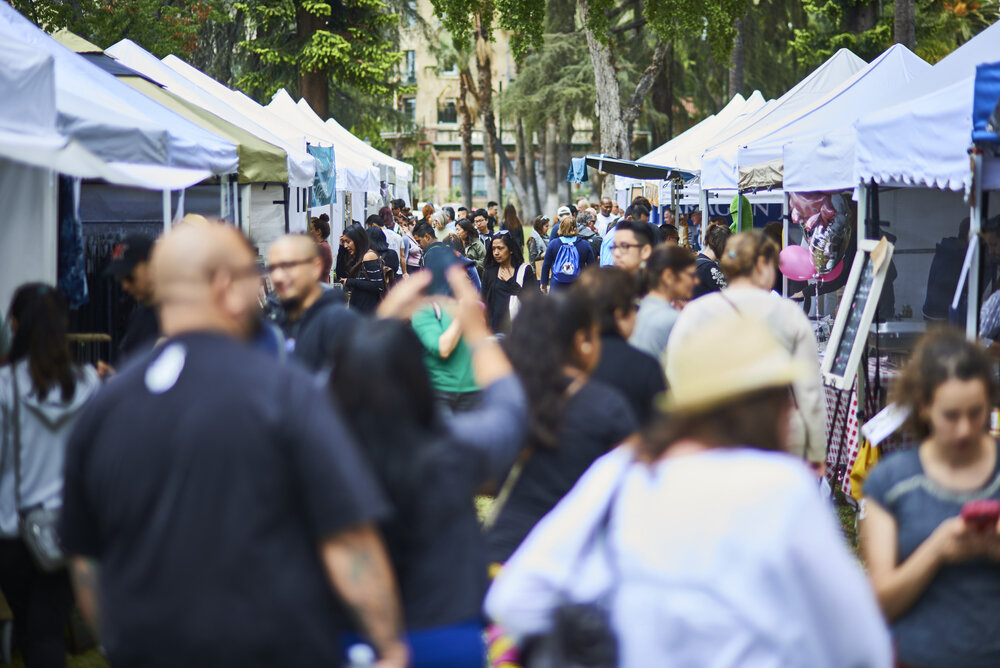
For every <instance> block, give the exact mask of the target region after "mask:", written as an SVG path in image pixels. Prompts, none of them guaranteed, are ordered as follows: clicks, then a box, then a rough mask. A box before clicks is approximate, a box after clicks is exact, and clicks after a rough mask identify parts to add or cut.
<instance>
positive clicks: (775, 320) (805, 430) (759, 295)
mask: <svg viewBox="0 0 1000 668" xmlns="http://www.w3.org/2000/svg"><path fill="white" fill-rule="evenodd" d="M734 307H735V309H736V310H737V311H738V312H739V313H740V314H742V315H746V316H753V317H756V318H757V319H759V320H760V321H761V322H763V323H765V324H767V325H768V326H770V328H771V331H772V332H773V333H774V334H775V336H776V337H777V339H778V341H779V342H780V343H781V344H782V345H783V346H784V347H785V349H786V350H787V351H788V352H789V353H790V354H791V355H792V357H794V358H796V359H799V360H801V361H803V362H805V363H806V364H808V365H809V368H811V369H815V373H814V374H812V376H811V377H810V378H809V379H808V380H806V381H800V382H798V383H796V384H795V387H794V389H795V403H796V404H797V405H796V406H795V407H794V410H793V411H792V414H791V417H790V420H791V424H790V428H789V434H788V445H789V450H790V451H791V452H792V453H793V454H796V455H799V456H800V457H801V456H804V457H805V458H806V459H808V460H809V461H811V462H814V463H823V462H825V461H826V393H825V391H824V390H823V379H822V376H821V375H820V362H819V353H818V351H817V344H816V335H815V334H814V333H813V328H812V325H811V324H809V318H807V317H806V314H805V313H803V312H802V309H801V308H799V306H798V305H797V304H796V303H795V302H793V301H791V300H789V299H785V298H783V297H779V296H778V295H776V294H774V293H772V292H768V291H766V290H759V289H756V288H727V289H726V290H723V291H722V292H712V293H709V294H707V295H705V296H703V297H699V298H698V299H695V300H693V301H692V302H690V303H689V304H688V305H687V306H685V307H684V309H683V310H682V311H681V314H680V316H679V317H678V318H677V322H676V323H674V327H673V329H672V330H671V331H670V339H669V341H668V342H667V352H666V355H665V357H664V371H665V372H666V376H667V385H668V386H669V385H670V377H671V375H672V373H673V372H674V365H675V363H676V360H677V359H679V356H680V355H684V354H686V351H685V348H686V347H687V345H686V344H687V342H688V341H690V340H691V339H692V338H693V337H696V336H698V332H699V331H700V330H701V329H703V328H704V327H705V325H707V324H708V323H709V322H711V321H712V320H713V319H715V318H717V317H718V316H719V315H723V314H724V315H731V314H732V313H733V310H734ZM739 335H740V334H739V332H733V336H734V337H737V336H739ZM719 382H720V383H724V382H726V379H725V377H724V376H723V377H720V378H719Z"/></svg>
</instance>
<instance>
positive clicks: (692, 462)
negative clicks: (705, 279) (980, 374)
mask: <svg viewBox="0 0 1000 668" xmlns="http://www.w3.org/2000/svg"><path fill="white" fill-rule="evenodd" d="M734 332H736V333H738V335H737V336H734V335H733V334H734ZM687 353H688V354H687V355H686V356H684V357H683V358H682V359H681V360H680V363H679V364H678V368H677V374H676V375H675V376H674V377H673V378H672V385H671V387H670V391H669V393H668V395H667V397H666V400H665V402H664V404H663V406H664V408H665V410H666V412H665V413H663V414H662V415H660V416H658V417H657V418H656V419H655V420H654V422H653V424H652V425H651V426H650V427H649V429H648V430H647V431H646V433H645V434H644V435H643V439H642V443H641V444H638V446H637V447H636V446H631V445H628V446H625V447H621V448H616V449H615V450H614V451H613V452H611V453H609V454H607V455H605V456H604V457H602V458H601V459H599V460H598V461H597V462H595V463H594V465H593V466H592V467H591V468H590V470H588V471H587V473H586V474H585V475H584V476H583V478H581V480H580V482H579V484H577V485H576V487H575V488H574V489H573V490H572V491H571V492H570V493H569V494H568V495H567V496H566V498H565V499H563V501H562V502H561V503H560V504H559V505H558V506H557V507H556V508H555V509H554V510H553V511H552V512H551V513H550V514H549V515H548V516H547V517H546V518H545V519H544V520H543V522H542V524H540V525H539V527H538V530H537V531H533V532H532V533H531V535H529V536H528V538H527V539H526V540H525V541H524V543H523V544H522V545H521V547H520V548H518V550H517V552H515V553H514V555H513V556H512V557H511V558H510V560H509V561H508V562H507V564H506V565H505V566H504V568H503V570H502V571H501V572H500V574H499V575H498V577H497V579H496V580H495V581H494V583H493V586H492V588H491V589H490V593H489V594H488V596H487V598H486V605H485V608H486V611H487V613H489V615H490V616H491V617H493V618H494V619H496V620H497V622H498V623H500V624H502V625H503V627H504V629H505V630H506V631H507V632H508V633H509V634H511V635H512V636H513V637H514V638H515V639H517V640H522V639H525V638H529V637H532V636H535V635H538V634H545V633H547V632H548V631H549V630H550V629H551V628H552V626H553V623H554V621H555V620H556V619H558V617H557V616H556V615H555V614H553V613H555V612H556V610H557V608H559V606H560V605H561V604H563V603H565V602H566V601H580V600H583V601H595V600H596V601H600V602H601V604H602V607H604V609H605V610H606V611H607V613H608V616H609V618H610V619H609V624H610V627H611V628H612V629H613V630H614V634H615V637H616V641H617V651H616V652H615V654H616V655H617V656H616V661H615V663H614V665H617V666H621V667H622V668H637V667H644V666H720V667H722V666H726V667H734V668H735V667H736V666H810V668H813V667H815V668H840V667H842V666H872V667H874V666H878V667H879V668H889V666H891V665H892V645H891V642H890V638H889V634H888V632H887V629H886V626H885V621H884V620H883V619H882V615H881V613H880V612H879V610H878V607H877V605H876V602H875V597H874V595H873V593H872V591H871V588H870V587H869V586H868V583H867V581H866V580H865V577H864V574H863V573H862V572H861V569H860V568H859V567H858V564H857V562H856V560H855V558H854V556H853V555H852V554H851V553H850V551H849V550H848V548H847V546H846V545H845V543H844V538H843V533H842V532H841V529H840V527H839V526H838V525H837V523H836V521H835V519H834V517H835V515H834V514H833V513H832V512H831V509H830V504H829V502H828V501H827V500H825V499H823V498H822V496H821V495H820V492H819V489H818V486H817V480H816V476H815V475H814V474H813V473H812V472H811V471H810V470H809V468H808V467H806V466H804V465H803V463H802V461H801V459H798V458H796V457H793V456H790V455H789V454H788V452H787V451H786V445H787V442H786V441H787V439H786V436H787V428H786V425H787V424H788V410H789V408H790V405H791V401H790V393H789V388H790V386H791V384H792V383H793V382H794V381H795V380H796V379H797V378H799V377H800V376H801V375H802V373H803V372H804V371H808V370H807V369H805V368H804V366H803V365H802V364H801V363H800V362H798V360H796V359H795V358H793V357H792V355H790V354H789V353H788V351H787V350H785V348H784V346H783V345H782V344H781V343H780V342H778V341H777V339H776V338H775V336H774V334H773V333H772V331H771V329H770V328H769V327H767V325H765V324H763V323H761V322H760V321H758V320H756V319H755V318H753V316H751V315H747V316H740V315H738V314H735V313H732V312H730V313H728V314H721V315H720V316H719V317H718V318H717V319H716V320H714V321H712V322H710V323H708V324H707V325H706V326H705V327H704V328H703V329H702V331H701V336H699V337H698V338H696V339H693V340H692V341H691V342H690V347H689V349H688V351H687ZM529 395H530V385H529ZM597 405H598V404H591V406H593V407H596V406H597ZM528 463H529V465H530V461H529V462H528ZM979 611H980V612H981V613H983V614H987V615H989V616H990V618H991V619H993V618H995V613H994V612H993V611H992V610H991V611H990V612H986V609H985V608H983V607H980V608H979ZM956 631H957V630H956ZM963 631H964V629H963ZM934 640H935V641H938V642H940V641H941V638H939V637H936V638H934ZM949 640H951V638H949ZM955 640H956V641H957V640H958V639H957V638H955ZM990 641H991V642H993V643H994V644H995V641H996V638H995V637H994V638H991V639H990ZM568 663H573V662H572V661H570V662H568ZM602 665H603V664H602ZM922 665H926V664H922ZM948 665H954V664H948ZM975 665H993V664H992V663H978V664H975Z"/></svg>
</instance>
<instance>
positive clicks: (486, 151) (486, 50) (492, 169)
mask: <svg viewBox="0 0 1000 668" xmlns="http://www.w3.org/2000/svg"><path fill="white" fill-rule="evenodd" d="M476 68H477V70H478V74H479V85H478V92H479V114H480V115H481V116H482V119H483V162H484V163H485V165H486V193H487V196H488V197H489V199H490V200H491V201H493V202H498V203H500V204H503V202H500V186H499V183H498V182H497V167H496V165H497V129H496V117H495V116H494V114H493V47H492V45H491V44H490V41H489V34H488V33H487V30H486V28H485V26H484V25H483V21H482V20H481V19H479V18H478V17H477V18H476Z"/></svg>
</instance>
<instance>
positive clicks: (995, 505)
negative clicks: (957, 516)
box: [961, 499, 1000, 532]
mask: <svg viewBox="0 0 1000 668" xmlns="http://www.w3.org/2000/svg"><path fill="white" fill-rule="evenodd" d="M961 514H962V519H963V520H964V521H965V523H966V524H967V525H969V526H970V527H972V528H973V529H975V530H976V531H979V532H986V531H989V530H990V528H991V527H994V528H995V527H996V525H997V521H1000V501H997V500H995V499H979V500H978V501H969V502H968V503H966V504H965V505H964V506H962V513H961Z"/></svg>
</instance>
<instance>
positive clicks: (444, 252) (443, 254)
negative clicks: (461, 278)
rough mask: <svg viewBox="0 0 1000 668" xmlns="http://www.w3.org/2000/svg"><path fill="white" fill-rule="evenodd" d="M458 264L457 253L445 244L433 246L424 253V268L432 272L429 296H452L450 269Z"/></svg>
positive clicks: (428, 288)
mask: <svg viewBox="0 0 1000 668" xmlns="http://www.w3.org/2000/svg"><path fill="white" fill-rule="evenodd" d="M456 264H458V258H457V257H455V252H454V251H453V250H452V249H451V248H449V247H447V246H445V245H444V244H441V245H436V246H431V247H430V248H428V249H427V252H425V253H424V268H426V269H430V271H431V284H430V285H429V286H428V287H427V294H429V295H445V296H448V297H450V296H451V286H450V285H448V278H447V276H446V275H445V274H447V272H448V269H450V268H451V267H453V266H454V265H456Z"/></svg>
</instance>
